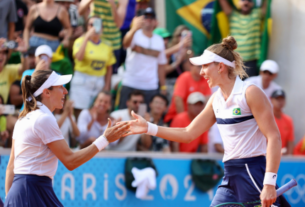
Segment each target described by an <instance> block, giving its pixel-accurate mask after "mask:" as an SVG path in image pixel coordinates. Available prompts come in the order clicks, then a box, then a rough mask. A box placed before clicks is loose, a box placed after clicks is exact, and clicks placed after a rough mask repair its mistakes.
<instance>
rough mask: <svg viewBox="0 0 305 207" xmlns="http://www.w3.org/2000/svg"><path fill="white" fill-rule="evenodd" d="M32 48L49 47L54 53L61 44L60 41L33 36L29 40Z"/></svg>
mask: <svg viewBox="0 0 305 207" xmlns="http://www.w3.org/2000/svg"><path fill="white" fill-rule="evenodd" d="M29 44H30V46H31V47H39V46H40V45H48V46H49V47H50V48H51V49H52V51H53V52H55V51H56V49H57V48H58V46H59V44H60V42H59V40H47V39H44V38H42V37H37V36H32V37H31V38H30V40H29Z"/></svg>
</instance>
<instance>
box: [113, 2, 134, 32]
mask: <svg viewBox="0 0 305 207" xmlns="http://www.w3.org/2000/svg"><path fill="white" fill-rule="evenodd" d="M128 1H129V0H120V1H119V7H118V8H117V7H116V5H115V2H114V0H108V2H109V3H110V5H111V11H112V15H113V18H114V22H115V24H116V26H117V27H118V28H120V27H121V26H122V25H123V23H124V19H125V16H126V10H127V9H126V8H127V4H128Z"/></svg>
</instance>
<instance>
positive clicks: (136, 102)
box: [108, 90, 144, 151]
mask: <svg viewBox="0 0 305 207" xmlns="http://www.w3.org/2000/svg"><path fill="white" fill-rule="evenodd" d="M143 103H144V94H143V93H142V92H141V91H137V90H135V91H132V92H131V93H130V94H129V97H128V100H127V103H126V105H127V108H126V109H121V110H117V111H114V112H112V113H111V114H110V116H111V117H112V118H114V119H115V120H116V121H130V120H132V119H134V118H133V117H132V116H131V111H134V112H135V113H137V112H138V111H139V106H140V104H143ZM140 137H141V135H139V134H135V135H130V136H127V137H124V138H121V139H120V140H119V141H118V143H117V144H116V145H115V146H109V148H108V149H109V150H115V151H136V149H137V143H138V141H139V139H140Z"/></svg>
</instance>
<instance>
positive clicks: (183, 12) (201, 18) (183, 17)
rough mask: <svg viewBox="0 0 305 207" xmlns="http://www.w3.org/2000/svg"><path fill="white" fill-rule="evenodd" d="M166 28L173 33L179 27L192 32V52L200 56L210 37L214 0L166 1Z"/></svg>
mask: <svg viewBox="0 0 305 207" xmlns="http://www.w3.org/2000/svg"><path fill="white" fill-rule="evenodd" d="M165 6H166V27H167V29H168V30H169V31H170V32H171V33H173V32H174V30H175V28H176V27H177V26H179V25H182V24H183V25H186V26H187V27H188V28H189V29H190V30H191V31H192V37H193V50H194V53H195V54H196V55H199V54H202V52H203V50H204V49H205V48H206V47H207V46H208V40H209V38H210V37H211V35H210V30H211V20H212V16H213V6H214V0H166V1H165Z"/></svg>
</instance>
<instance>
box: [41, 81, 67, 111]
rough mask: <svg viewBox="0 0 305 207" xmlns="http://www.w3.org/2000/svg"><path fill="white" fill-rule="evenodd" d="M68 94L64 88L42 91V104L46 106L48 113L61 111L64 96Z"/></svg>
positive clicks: (54, 87)
mask: <svg viewBox="0 0 305 207" xmlns="http://www.w3.org/2000/svg"><path fill="white" fill-rule="evenodd" d="M67 94H68V91H67V89H66V88H65V87H64V86H52V89H51V90H50V89H44V90H43V93H42V95H41V96H42V101H41V102H42V103H43V104H44V105H46V106H47V107H48V108H49V109H50V111H52V112H53V111H54V110H55V109H62V108H63V106H64V103H65V96H66V95H67Z"/></svg>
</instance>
